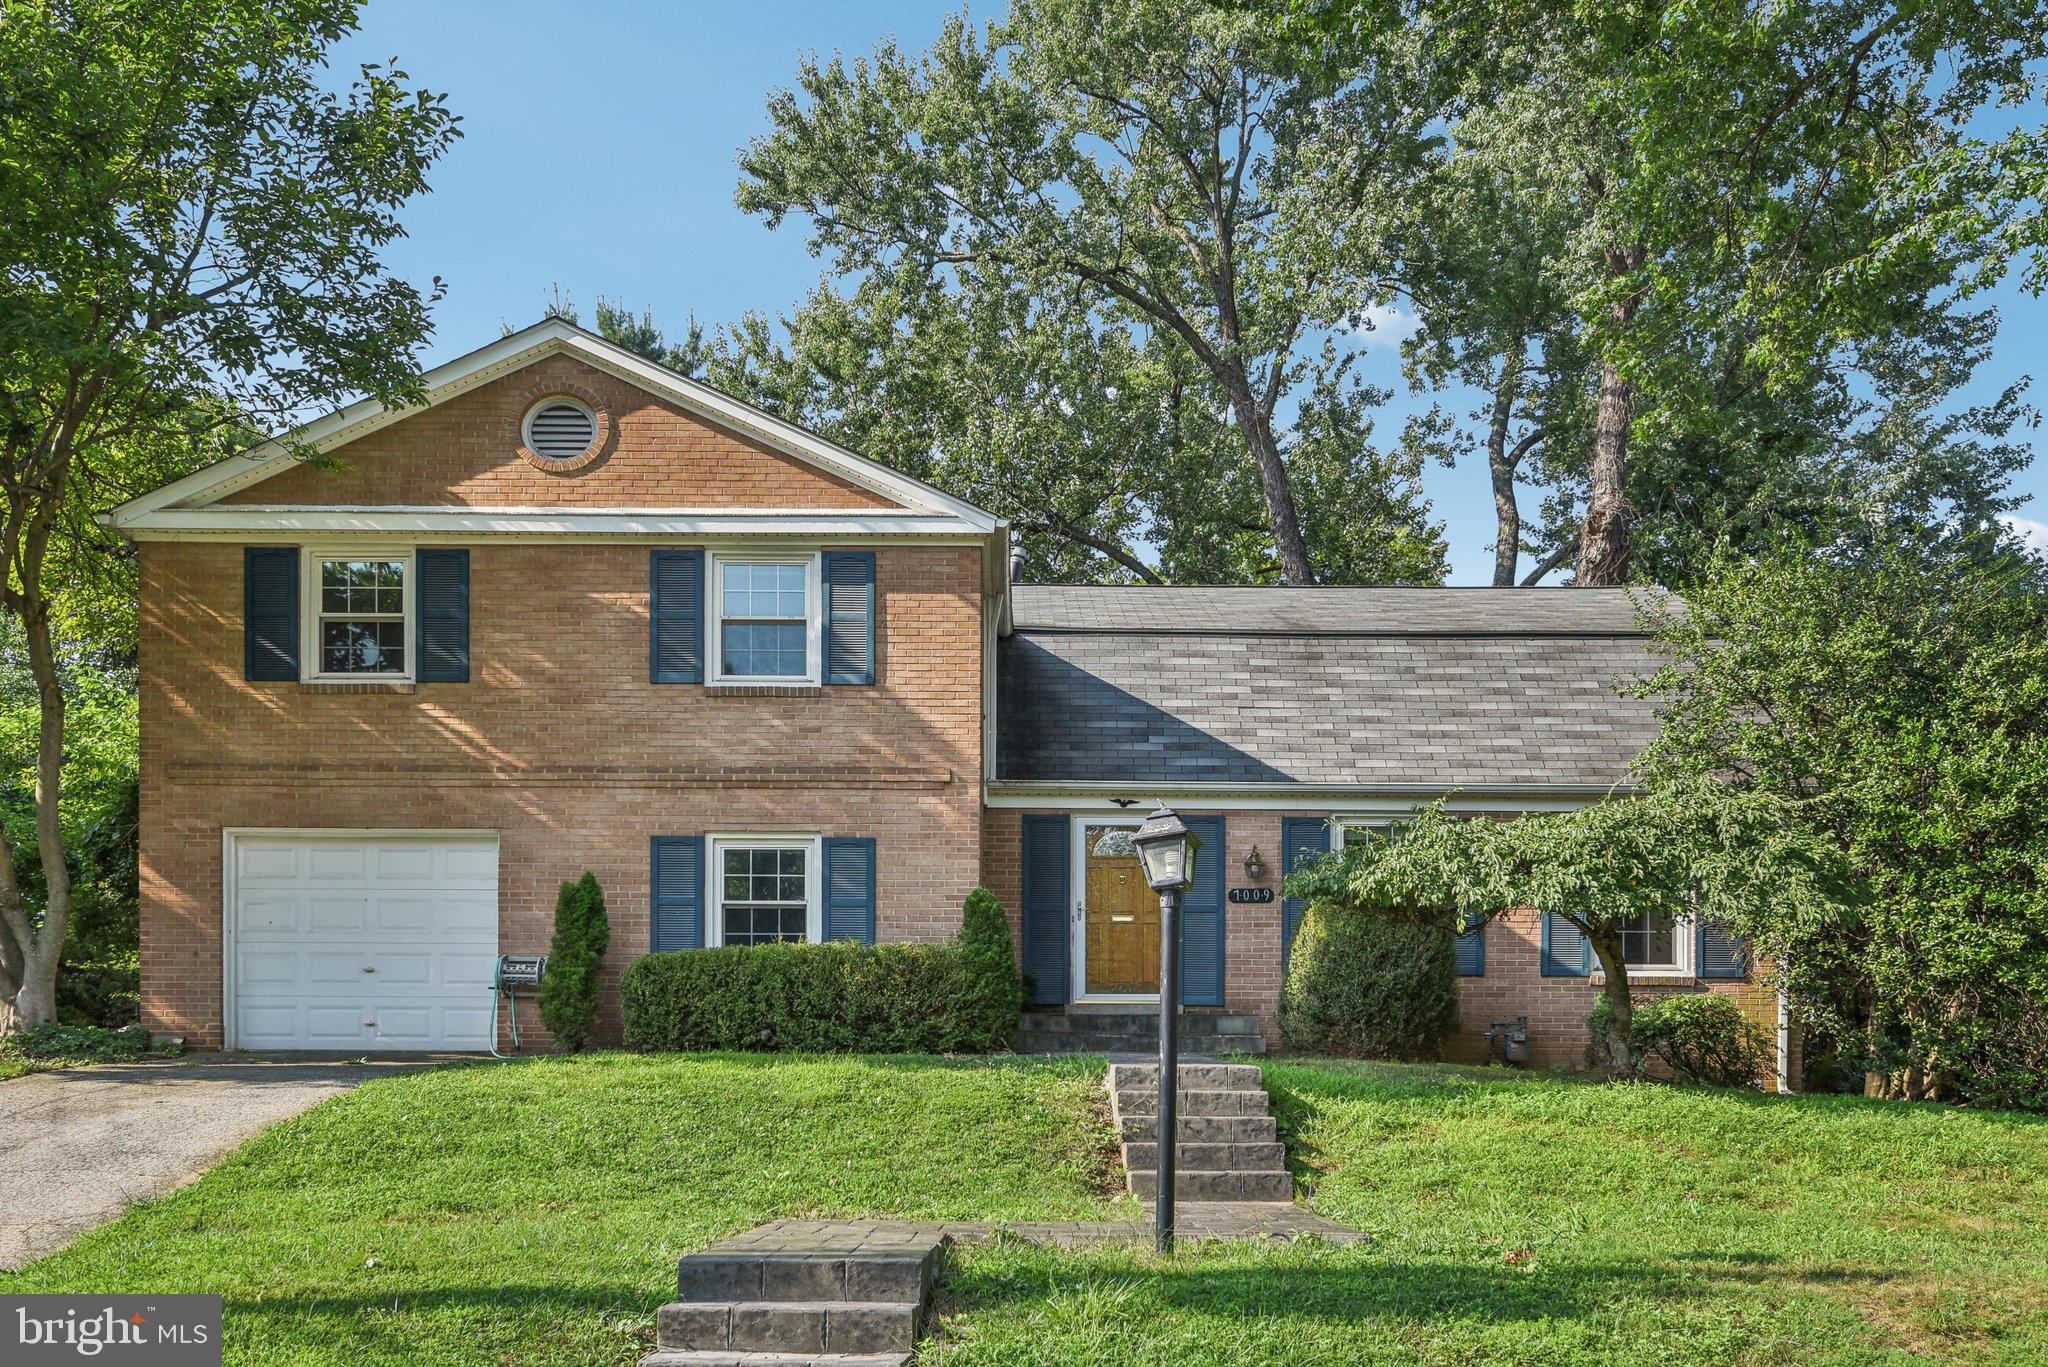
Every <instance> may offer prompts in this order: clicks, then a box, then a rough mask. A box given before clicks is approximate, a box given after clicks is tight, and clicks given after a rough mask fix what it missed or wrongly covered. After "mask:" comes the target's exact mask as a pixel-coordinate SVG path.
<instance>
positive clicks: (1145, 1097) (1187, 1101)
mask: <svg viewBox="0 0 2048 1367" xmlns="http://www.w3.org/2000/svg"><path fill="white" fill-rule="evenodd" d="M1179 1099H1180V1113H1181V1114H1182V1115H1265V1114H1266V1113H1267V1111H1266V1107H1267V1104H1268V1103H1267V1101H1266V1094H1265V1092H1264V1091H1263V1090H1261V1091H1244V1090H1241V1089H1231V1090H1222V1089H1209V1088H1201V1089H1196V1090H1188V1089H1183V1090H1182V1091H1181V1092H1180V1094H1179ZM1116 1113H1117V1115H1119V1116H1126V1115H1158V1114H1159V1093H1158V1091H1157V1090H1156V1089H1147V1088H1142V1087H1141V1088H1132V1089H1121V1090H1119V1091H1118V1092H1117V1093H1116Z"/></svg>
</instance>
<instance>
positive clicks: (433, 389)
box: [99, 318, 999, 533]
mask: <svg viewBox="0 0 2048 1367" xmlns="http://www.w3.org/2000/svg"><path fill="white" fill-rule="evenodd" d="M561 353H569V354H573V355H575V356H577V357H579V358H580V359H582V360H584V361H586V362H588V363H589V364H591V365H593V366H596V367H597V368H598V369H600V370H603V371H605V372H607V373H609V374H612V375H615V376H617V377H618V378H620V379H622V380H625V381H627V382H629V383H631V384H635V385H638V386H639V387H640V388H642V389H645V390H647V391H649V392H650V393H653V394H655V395H657V396H659V397H662V398H666V399H669V400H671V401H672V402H674V403H676V404H678V405H680V406H682V407H684V408H687V409H689V410H691V411H692V412H694V413H696V414H697V415H698V416H700V417H703V418H707V419H709V420H711V421H714V422H717V423H719V424H720V425H722V426H725V427H730V428H734V429H736V430H739V431H742V432H746V433H749V434H751V435H753V436H754V437H756V438H758V439H759V440H761V441H762V442H764V443H765V444H767V445H768V446H770V447H772V448H774V449H775V450H778V451H780V452H782V453H783V454H785V455H789V456H793V457H795V458H796V459H798V460H802V461H804V462H805V463H806V464H809V465H813V466H816V467H818V468H819V469H823V470H825V471H827V472H829V473H831V474H835V475H838V476H839V477H841V478H843V479H846V480H849V481H851V482H853V483H855V484H858V485H860V486H861V487H863V488H865V489H867V490H869V491H870V492H873V493H876V494H879V495H881V496H882V497H884V498H889V499H893V500H895V501H897V502H899V503H902V504H904V505H906V507H907V508H908V509H910V510H912V511H922V512H925V513H927V514H938V515H943V516H949V517H953V518H957V519H959V520H960V521H962V522H966V523H970V524H972V526H973V527H974V529H975V530H976V531H978V532H982V533H987V532H991V531H994V530H995V529H996V527H997V526H998V525H999V523H998V519H997V518H995V517H994V516H993V515H992V514H989V513H986V512H984V511H982V510H981V509H979V508H977V507H975V506H974V505H973V504H971V503H968V502H965V501H964V500H961V499H957V498H954V497H953V496H952V495H950V494H947V493H944V492H942V491H940V490H938V489H935V488H933V487H932V486H931V485H928V484H926V483H924V482H923V481H922V480H916V479H912V478H910V477H909V476H908V475H903V474H899V473H897V472H896V471H894V470H891V469H889V468H888V467H887V466H885V465H882V464H880V463H879V462H877V461H873V460H869V459H868V458H867V457H865V456H863V455H861V454H859V453H858V452H856V451H850V450H848V449H847V448H845V447H843V446H840V445H837V444H836V443H834V442H830V441H827V440H825V438H823V437H821V436H818V435H817V434H816V433H814V432H806V431H805V430H804V429H803V428H801V427H798V426H796V425H795V424H794V423H789V422H785V421H783V420H782V419H780V418H777V417H774V416H772V415H770V414H768V413H764V412H762V411H761V410H760V409H757V408H755V407H753V406H752V405H751V404H747V403H743V402H741V401H740V400H738V399H735V398H733V397H731V396H730V395H726V394H721V393H719V392H718V391H717V390H715V389H712V388H710V387H709V386H707V385H702V384H699V383H697V382H696V381H694V380H687V379H684V378H683V377H682V376H680V375H677V374H675V373H673V372H672V371H669V370H666V369H664V368H662V367H661V366H658V365H655V364H654V363H653V362H651V361H648V360H646V359H644V358H643V357H641V356H638V355H636V354H635V353H633V352H631V351H628V350H626V349H625V348H624V347H621V346H617V345H615V344H614V343H611V342H607V341H605V340H604V339H603V338H601V337H598V336H596V335H594V334H592V333H587V332H584V331H583V330H582V329H581V328H578V327H575V326H573V325H572V324H569V323H565V322H563V321H561V320H560V319H558V318H550V319H545V320H543V321H542V322H539V323H536V324H534V325H533V326H532V327H528V328H524V329H522V330H520V331H518V332H515V333H513V334H511V335H510V336H507V337H501V338H499V339H498V340H497V341H495V342H493V343H491V344H490V345H488V346H484V347H479V348H478V349H477V350H475V351H472V352H470V353H469V354H468V355H466V356H460V357H457V358H456V359H455V360H452V361H449V362H447V363H446V364H444V365H440V366H436V367H435V368H434V369H432V370H430V371H428V372H427V373H426V374H425V375H424V376H423V377H422V380H423V382H424V384H425V385H426V389H427V399H426V402H425V403H424V404H422V405H420V406H418V407H415V408H399V409H392V408H387V407H385V406H384V405H383V404H382V403H380V402H378V401H377V400H375V399H361V400H358V401H357V402H355V403H352V404H350V405H349V406H348V407H346V408H343V409H339V410H337V411H336V412H333V413H330V414H328V415H327V416H326V417H323V418H318V419H315V420H314V421H313V422H310V423H308V424H307V425H306V426H305V427H304V428H302V429H300V431H299V433H298V435H297V441H298V444H299V445H300V446H301V447H303V448H307V449H311V450H313V451H315V452H318V453H320V454H323V455H324V454H326V453H327V452H330V451H333V450H336V449H337V448H339V447H342V446H345V445H347V444H348V443H349V442H352V441H357V440H359V439H361V438H363V437H365V436H368V435H369V434H370V433H372V432H375V431H377V430H378V429H380V428H383V427H388V426H390V425H391V424H392V423H395V422H399V421H402V420H404V419H406V418H409V417H412V416H415V415H416V414H419V413H422V412H424V411H426V410H427V409H429V408H432V407H434V406H436V405H438V404H442V403H446V402H447V401H448V400H450V399H453V398H455V397H457V396H458V395H461V394H463V393H466V392H468V391H469V390H471V389H474V388H476V387H477V386H478V385H481V384H486V383H488V382H490V381H492V380H495V379H497V378H499V377H500V376H502V375H507V374H510V373H511V372H513V371H515V370H521V369H524V368H525V367H527V366H529V365H532V364H534V363H535V362H537V361H540V360H543V359H545V358H547V357H549V356H553V355H557V354H561ZM291 460H292V457H291V455H290V452H289V449H288V447H287V446H286V444H285V443H284V442H282V441H269V442H265V443H263V444H262V445H261V446H257V447H253V448H252V449H250V450H248V451H246V452H244V453H242V454H241V455H238V456H230V457H228V458H227V459H226V460H222V461H216V462H215V463H214V464H212V465H209V466H207V467H206V468H205V469H203V470H197V471H194V472H193V473H192V474H189V475H187V476H185V477H184V478H183V479H179V480H174V481H172V482H171V483H169V484H166V485H164V486H163V487H162V488H159V489H153V490H151V491H150V492H148V493H146V494H143V495H141V496H139V497H137V498H133V499H130V500H129V501H128V502H126V503H123V504H120V505H118V506H117V507H114V508H110V509H108V510H107V511H105V512H104V513H102V514H100V517H99V520H100V521H101V522H102V523H103V524H104V525H106V526H109V527H114V528H119V529H124V530H125V529H127V528H129V527H132V526H135V525H137V521H138V519H140V518H142V517H144V516H147V515H148V514H150V513H154V512H157V511H158V510H160V509H164V508H170V507H173V506H177V505H192V504H195V503H203V502H210V501H212V500H215V499H219V498H224V497H226V496H227V495H229V494H232V493H235V492H236V491H238V490H240V489H245V488H247V487H249V486H250V485H252V484H256V483H259V482H260V481H262V480H264V479H266V478H268V477H269V476H270V475H273V474H275V473H277V472H278V471H280V470H283V469H286V468H290V462H291Z"/></svg>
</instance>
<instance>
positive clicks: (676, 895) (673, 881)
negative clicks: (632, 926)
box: [648, 835, 704, 953]
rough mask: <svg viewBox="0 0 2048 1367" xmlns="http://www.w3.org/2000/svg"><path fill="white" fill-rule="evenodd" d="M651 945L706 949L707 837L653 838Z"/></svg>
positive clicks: (659, 836) (656, 947)
mask: <svg viewBox="0 0 2048 1367" xmlns="http://www.w3.org/2000/svg"><path fill="white" fill-rule="evenodd" d="M652 888H653V895H652V897H651V899H650V902H651V906H652V915H651V916H650V918H649V920H650V923H651V933H650V935H649V937H648V938H649V943H650V945H651V946H652V948H653V949H654V950H655V951H656V952H657V953H659V952H660V951H662V950H666V949H702V948H703V947H704V837H703V836H701V835H657V836H656V837H654V878H653V883H652Z"/></svg>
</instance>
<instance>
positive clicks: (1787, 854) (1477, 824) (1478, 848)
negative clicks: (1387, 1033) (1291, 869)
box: [1286, 779, 1853, 1077]
mask: <svg viewBox="0 0 2048 1367" xmlns="http://www.w3.org/2000/svg"><path fill="white" fill-rule="evenodd" d="M1790 806H1791V804H1790V803H1789V802H1788V801H1787V800H1785V799H1783V798H1779V797H1776V796H1773V795H1769V794H1765V793H1757V792H1749V793H1744V792H1737V791H1734V790H1731V789H1728V788H1726V787H1724V786H1722V785H1721V784H1719V783H1718V782H1716V781H1714V780H1712V779H1696V780H1688V781H1684V782H1672V783H1669V784H1663V785H1659V786H1657V787H1654V788H1652V789H1651V790H1650V791H1648V792H1647V793H1645V794H1644V795H1642V796H1639V797H1628V798H1621V799H1615V800H1610V801H1606V802H1600V803H1596V804H1594V805H1592V806H1590V807H1583V808H1580V809H1578V810H1577V811H1570V812H1544V813H1536V814H1531V815H1527V816H1521V817H1517V818H1515V819H1513V820H1511V821H1489V820H1485V819H1479V820H1467V819H1464V818H1461V817H1457V816H1453V815H1452V814H1451V813H1450V812H1449V811H1448V810H1446V809H1445V807H1444V805H1443V804H1442V803H1441V802H1439V803H1437V804H1436V805H1434V806H1431V807H1426V808H1424V809H1423V810H1422V811H1421V812H1419V813H1417V814H1416V815H1415V816H1414V817H1413V818H1411V819H1410V820H1408V821H1405V822H1403V823H1401V824H1399V825H1397V826H1396V827H1394V828H1393V829H1392V830H1391V831H1390V832H1389V833H1388V834H1387V836H1386V837H1385V838H1383V839H1378V840H1366V841H1353V842H1351V843H1349V844H1347V845H1346V846H1345V847H1344V850H1343V852H1342V853H1341V854H1337V855H1334V856H1332V857H1330V858H1326V859H1323V860H1320V861H1318V862H1316V863H1314V864H1310V865H1308V866H1306V867H1304V868H1303V869H1300V870H1298V871H1297V872H1295V873H1294V874H1292V875H1290V876H1289V877H1288V879H1287V883H1286V892H1287V895H1288V896H1290V897H1302V898H1306V899H1308V900H1309V901H1310V902H1322V903H1328V904H1331V905H1333V906H1337V907H1342V908H1351V909H1355V910H1364V911H1376V912H1381V913H1385V914H1396V915H1409V916H1413V917H1416V918H1418V919H1421V920H1425V921H1433V922H1438V923H1442V924H1445V925H1448V924H1450V923H1452V922H1453V921H1457V922H1459V923H1460V924H1464V925H1469V924H1470V922H1471V918H1473V917H1475V916H1478V917H1492V916H1497V915H1499V914H1500V913H1501V912H1504V911H1509V910H1513V909H1516V908H1530V909H1533V910H1536V911H1540V912H1544V913H1546V914H1551V915H1556V916H1559V917H1562V918H1563V919H1564V920H1566V921H1568V922H1570V923H1571V924H1572V925H1573V926H1575V927H1577V929H1578V930H1579V932H1580V933H1581V934H1583V935H1584V936H1585V937H1586V939H1587V941H1588V942H1589V943H1590V944H1591V946H1592V949H1593V955H1594V957H1595V958H1596V959H1598V960H1599V964H1600V972H1601V973H1602V975H1603V976H1604V978H1605V983H1604V985H1603V987H1602V989H1601V999H1602V1000H1603V1001H1604V1002H1605V1003H1606V1010H1605V1012H1604V1014H1603V1016H1602V1018H1601V1020H1602V1024H1603V1026H1604V1028H1605V1030H1606V1038H1605V1041H1604V1049H1603V1051H1602V1052H1603V1055H1604V1057H1605V1059H1606V1060H1607V1063H1608V1066H1609V1068H1610V1070H1611V1071H1612V1073H1613V1074H1614V1075H1615V1076H1617V1077H1630V1076H1633V1075H1634V1074H1635V1073H1636V1071H1637V1060H1636V1057H1635V1047H1634V1043H1633V1033H1632V1026H1633V1022H1634V1014H1635V1005H1634V997H1633V994H1632V990H1631V986H1630V982H1629V976H1628V961H1627V958H1626V957H1625V952H1624V949H1623V942H1622V933H1623V931H1624V930H1625V929H1627V927H1628V926H1629V925H1630V924H1631V923H1636V922H1639V921H1640V920H1641V919H1642V918H1644V917H1659V918H1670V919H1678V918H1683V917H1687V916H1700V917H1705V918H1706V919H1708V920H1709V921H1712V922H1716V923H1719V924H1722V925H1726V926H1728V927H1729V928H1730V929H1731V930H1733V931H1735V932H1736V933H1739V934H1745V935H1751V936H1754V937H1757V939H1758V943H1759V948H1760V949H1761V950H1762V951H1763V952H1765V953H1767V954H1774V953H1776V952H1778V951H1779V950H1780V948H1781V946H1783V945H1784V944H1785V943H1787V939H1788V937H1787V935H1786V928H1787V926H1788V925H1791V924H1800V925H1806V924H1814V923H1822V924H1829V923H1833V922H1835V921H1836V920H1837V919H1838V918H1839V915H1840V908H1841V906H1842V905H1843V903H1844V900H1845V899H1847V898H1849V897H1850V896H1852V895H1853V885H1852V884H1851V883H1850V882H1849V880H1848V879H1847V877H1846V874H1845V871H1844V869H1843V868H1842V866H1841V864H1840V861H1839V859H1838V858H1837V857H1836V855H1835V852H1834V850H1833V848H1832V847H1831V846H1829V845H1828V844H1827V843H1826V842H1824V841H1821V840H1818V839H1816V838H1814V837H1813V836H1811V835H1810V834H1809V833H1808V832H1807V831H1806V830H1805V828H1804V827H1802V826H1800V825H1799V824H1798V823H1796V822H1793V821H1791V820H1790V819H1789V815H1788V813H1789V808H1790Z"/></svg>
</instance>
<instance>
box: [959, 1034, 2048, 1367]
mask: <svg viewBox="0 0 2048 1367" xmlns="http://www.w3.org/2000/svg"><path fill="white" fill-rule="evenodd" d="M1267 1081H1268V1085H1269V1087H1270V1088H1271V1090H1272V1092H1273V1094H1274V1102H1275V1111H1276V1113H1277V1114H1278V1115H1279V1116H1280V1117H1281V1125H1282V1127H1283V1130H1284V1131H1287V1132H1289V1133H1288V1137H1289V1139H1290V1140H1291V1141H1292V1143H1293V1144H1294V1155H1295V1158H1296V1161H1297V1171H1298V1172H1299V1173H1300V1174H1301V1177H1302V1179H1303V1181H1304V1183H1305V1185H1306V1186H1307V1187H1308V1188H1309V1189H1310V1190H1311V1193H1312V1194H1311V1195H1310V1196H1309V1198H1308V1203H1309V1204H1310V1205H1312V1206H1314V1207H1315V1208H1316V1209H1318V1210H1320V1211H1322V1212H1323V1213H1324V1214H1327V1215H1330V1216H1332V1217H1334V1218H1336V1219H1340V1220H1344V1221H1347V1222H1349V1223H1351V1224H1354V1225H1357V1226H1359V1227H1360V1228H1363V1229H1366V1230H1368V1231H1370V1232H1371V1233H1372V1234H1373V1236H1374V1241H1373V1243H1372V1244H1371V1245H1370V1246H1368V1247H1364V1248H1358V1249H1325V1248H1319V1247H1307V1246H1298V1247H1295V1248H1290V1249H1285V1250H1259V1249H1251V1248H1244V1247H1235V1248H1210V1249H1204V1250H1199V1251H1196V1252H1193V1253H1191V1254H1188V1255H1184V1256H1183V1257H1182V1258H1181V1259H1180V1260H1179V1261H1178V1262H1177V1263H1176V1264H1175V1265H1174V1266H1173V1268H1172V1269H1171V1270H1167V1271H1162V1270H1160V1269H1159V1268H1157V1267H1156V1266H1155V1265H1154V1264H1153V1263H1152V1261H1151V1260H1150V1259H1149V1258H1148V1257H1146V1256H1144V1255H1142V1254H1139V1253H1134V1252H1131V1251H1128V1250H1124V1251H1117V1250H1099V1251H1096V1252H1093V1253H1088V1254H1082V1255H1054V1254H1049V1253H1046V1252H1043V1251H1041V1250H1036V1249H1019V1248H995V1247H991V1248H985V1249H981V1250H976V1251H974V1252H973V1253H971V1254H970V1255H968V1256H967V1257H965V1258H963V1259H962V1260H961V1269H960V1273H959V1275H958V1276H956V1277H955V1278H954V1280H953V1281H952V1283H951V1284H950V1286H949V1287H948V1290H947V1292H946V1295H947V1297H948V1302H949V1303H948V1306H947V1309H948V1311H949V1312H950V1313H949V1316H948V1319H947V1322H946V1333H947V1336H948V1340H949V1341H948V1342H946V1343H945V1344H944V1345H943V1346H942V1347H941V1348H940V1349H939V1351H936V1352H932V1353H928V1354H927V1357H926V1361H927V1362H930V1363H933V1364H937V1365H938V1367H966V1364H978V1363H1061V1364H1089V1363H1101V1364H1105V1365H1106V1364H1112V1363H1114V1364H1125V1363H1161V1364H1164V1363H1179V1362H1204V1363H1244V1364H1251V1363H1333V1364H1334V1363H1353V1362H1425V1363H1466V1362H1475V1363H1529V1364H1552V1363H1581V1362H1583V1363H1644V1364H1651V1363H1656V1364H1663V1363H1760V1364H1761V1363H1769V1364H1774V1365H1775V1364H1792V1363H1810V1362H1811V1363H1889V1362H1912V1361H1925V1360H1939V1361H1954V1362H2000V1363H2041V1362H2048V1123H2044V1121H2043V1120H2042V1119H2041V1118H2039V1117H2021V1116H2010V1115H1989V1114H1983V1113H1976V1112H1967V1111H1958V1110H1950V1109H1943V1108H1937V1107H1931V1106H1901V1105H1896V1104H1891V1103H1881V1102H1866V1101H1862V1100H1860V1099H1851V1098H1835V1097H1790V1098H1779V1097H1763V1096H1759V1095H1752V1094H1745V1093H1730V1092H1707V1091H1683V1090H1678V1089H1674V1088H1665V1087H1657V1086H1652V1085H1645V1086H1639V1087H1608V1086H1601V1085H1594V1084H1585V1083H1576V1082H1569V1081H1562V1080H1557V1079H1552V1078H1548V1077H1543V1076H1530V1075H1526V1074H1508V1073H1505V1072H1502V1071H1497V1070H1477V1069H1466V1068H1428V1067H1402V1066H1398V1065H1374V1064H1343V1063H1332V1064H1310V1063H1299V1064H1278V1065H1275V1066H1272V1067H1269V1068H1268V1070H1267Z"/></svg>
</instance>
